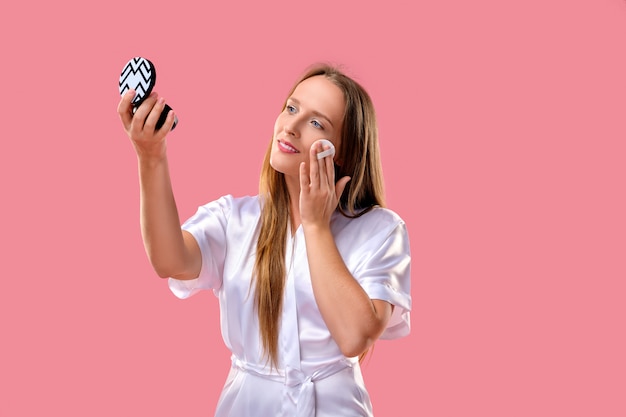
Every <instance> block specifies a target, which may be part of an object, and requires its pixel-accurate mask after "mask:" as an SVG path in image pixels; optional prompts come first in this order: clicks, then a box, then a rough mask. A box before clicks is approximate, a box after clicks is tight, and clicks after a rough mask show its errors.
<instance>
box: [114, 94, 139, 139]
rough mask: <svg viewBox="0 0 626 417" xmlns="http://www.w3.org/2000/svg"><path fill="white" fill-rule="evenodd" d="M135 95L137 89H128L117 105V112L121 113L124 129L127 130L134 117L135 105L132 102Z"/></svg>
mask: <svg viewBox="0 0 626 417" xmlns="http://www.w3.org/2000/svg"><path fill="white" fill-rule="evenodd" d="M134 97H135V90H128V91H127V92H126V93H125V94H124V95H123V96H122V98H121V99H120V102H119V104H118V105H117V113H118V114H119V116H120V119H121V120H122V124H123V125H124V129H126V130H128V129H129V128H130V122H131V120H132V119H133V109H132V107H133V105H132V104H131V103H132V101H133V98H134Z"/></svg>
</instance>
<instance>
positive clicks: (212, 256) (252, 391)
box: [169, 195, 411, 417]
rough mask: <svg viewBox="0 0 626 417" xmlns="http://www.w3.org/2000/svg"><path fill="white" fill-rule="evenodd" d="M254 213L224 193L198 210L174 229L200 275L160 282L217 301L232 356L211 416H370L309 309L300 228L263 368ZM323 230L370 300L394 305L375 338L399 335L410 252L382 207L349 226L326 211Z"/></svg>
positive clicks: (356, 380) (291, 245)
mask: <svg viewBox="0 0 626 417" xmlns="http://www.w3.org/2000/svg"><path fill="white" fill-rule="evenodd" d="M259 216H260V200H259V197H258V196H255V197H242V198H234V197H232V196H230V195H228V196H224V197H222V198H220V199H219V200H216V201H213V202H211V203H208V204H206V205H204V206H201V207H200V208H199V209H198V211H197V213H196V214H195V215H194V216H192V217H191V218H190V219H188V220H187V221H186V222H185V223H184V224H183V226H182V228H183V229H184V230H187V231H189V232H190V233H191V234H192V235H193V236H194V237H195V239H196V240H197V242H198V244H199V246H200V248H201V252H202V269H201V272H200V276H199V277H198V278H196V279H194V280H185V281H183V280H176V279H173V278H170V279H169V287H170V289H171V290H172V292H173V293H174V294H175V295H176V296H177V297H179V298H187V297H189V296H191V295H193V294H195V293H197V292H198V291H200V290H208V289H212V290H213V292H214V293H215V295H216V296H217V297H218V298H219V303H220V316H221V317H220V319H221V331H222V337H223V339H224V343H225V344H226V346H227V347H228V349H230V351H231V352H232V368H231V371H230V373H229V375H228V378H227V380H226V383H225V385H224V389H223V391H222V394H221V397H220V400H219V402H218V405H217V410H216V413H215V416H216V417H295V416H298V417H301V416H306V417H313V416H317V417H331V416H332V417H342V416H346V417H347V416H351V417H352V416H354V417H356V416H359V417H361V416H372V415H373V414H372V406H371V403H370V399H369V396H368V393H367V390H366V389H365V385H364V382H363V377H362V375H361V370H360V367H359V363H358V360H357V358H346V357H344V356H343V355H342V353H341V351H340V350H339V347H338V346H337V344H336V343H335V341H334V340H333V338H332V337H331V335H330V332H329V331H328V328H327V327H326V325H325V323H324V320H323V319H322V316H321V314H320V312H319V310H318V307H317V304H316V302H315V297H314V296H313V289H312V287H311V278H310V274H309V266H308V261H307V256H306V249H305V242H304V234H303V232H302V228H299V229H297V231H296V233H295V236H291V235H289V236H288V244H287V254H286V261H287V271H288V272H287V280H286V288H285V293H284V298H283V312H282V320H281V323H280V326H281V327H280V336H279V352H280V353H279V362H280V363H279V364H278V369H273V370H270V369H269V367H268V366H266V360H265V359H264V358H262V346H261V340H260V337H259V326H258V320H257V314H256V312H255V309H254V297H253V295H252V294H253V292H252V291H254V286H252V289H251V287H250V280H251V276H252V271H253V267H254V258H255V249H256V239H257V227H258V220H259ZM331 228H332V231H333V235H334V237H335V241H336V244H337V247H338V249H339V252H340V253H341V256H342V257H343V259H344V262H345V263H346V266H347V267H348V269H349V270H350V272H351V273H352V275H353V276H354V277H355V278H356V279H357V280H358V282H359V283H360V284H361V286H362V287H363V288H364V289H365V291H366V292H367V293H368V295H369V296H370V298H372V299H380V300H386V301H388V302H390V303H391V304H393V305H394V306H395V308H394V312H393V316H392V318H391V320H390V322H389V325H388V327H387V329H386V330H385V332H384V333H383V335H382V336H381V338H382V339H393V338H398V337H403V336H405V335H407V334H408V333H409V331H410V320H409V311H410V309H411V297H410V251H409V239H408V234H407V231H406V227H405V224H404V222H403V221H402V219H401V218H400V217H399V216H398V215H397V214H395V213H394V212H392V211H390V210H388V209H383V208H376V209H374V210H372V211H370V212H369V213H367V214H365V215H363V216H361V217H359V218H356V219H348V218H346V217H344V216H342V215H341V214H340V213H335V214H333V217H332V219H331Z"/></svg>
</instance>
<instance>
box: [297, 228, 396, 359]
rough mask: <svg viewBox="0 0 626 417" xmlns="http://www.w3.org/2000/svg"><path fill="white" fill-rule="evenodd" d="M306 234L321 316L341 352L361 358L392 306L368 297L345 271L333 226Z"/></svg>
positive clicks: (379, 333)
mask: <svg viewBox="0 0 626 417" xmlns="http://www.w3.org/2000/svg"><path fill="white" fill-rule="evenodd" d="M304 233H305V237H306V248H307V256H308V260H309V269H310V272H311V283H312V285H313V293H314V294H315V300H316V302H317V305H318V307H319V309H320V312H321V314H322V317H323V318H324V321H325V322H326V325H327V326H328V329H329V331H330V333H331V334H332V336H333V338H334V339H335V341H336V342H337V344H338V345H339V348H340V349H341V352H342V353H343V354H344V355H345V356H347V357H353V356H358V355H360V354H361V353H363V352H365V351H366V350H367V349H368V348H369V347H370V346H371V345H372V344H373V343H374V342H375V341H376V339H378V337H379V336H380V335H381V334H382V332H383V330H385V327H386V326H387V323H388V322H389V319H390V317H391V313H392V310H393V306H392V305H391V304H389V303H388V302H386V301H382V300H371V299H370V298H369V296H368V295H367V293H366V292H365V290H363V288H362V287H361V285H360V284H359V283H358V282H357V281H356V279H355V278H354V277H353V276H352V275H351V274H350V271H348V269H347V268H346V265H345V263H344V261H343V259H342V258H341V255H340V254H339V251H338V250H337V247H336V245H335V241H334V238H333V236H332V234H331V231H330V227H324V228H321V227H320V228H317V227H306V228H305V229H304Z"/></svg>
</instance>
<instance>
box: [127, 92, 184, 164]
mask: <svg viewBox="0 0 626 417" xmlns="http://www.w3.org/2000/svg"><path fill="white" fill-rule="evenodd" d="M133 97H135V91H133V90H129V91H127V92H126V94H124V95H123V96H122V99H121V100H120V103H119V105H118V106H117V112H118V114H119V115H120V119H121V120H122V124H123V125H124V130H125V131H126V134H127V135H128V137H129V138H130V140H131V142H132V143H133V145H134V146H135V151H136V152H137V156H138V157H139V158H148V159H161V158H164V157H165V152H166V142H165V137H166V136H167V134H168V133H169V131H170V130H171V129H172V126H173V125H174V120H175V115H174V111H173V110H170V111H169V112H168V114H167V118H166V120H165V123H164V124H163V126H161V128H160V129H156V124H157V121H158V120H159V117H160V115H161V112H162V111H163V108H164V107H165V99H164V98H163V97H159V96H158V94H157V93H156V92H154V91H153V92H152V93H151V94H150V96H149V97H148V98H146V99H145V100H144V101H143V103H141V105H140V106H139V108H137V110H136V111H135V113H134V114H133V105H132V100H133Z"/></svg>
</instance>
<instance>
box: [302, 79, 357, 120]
mask: <svg viewBox="0 0 626 417" xmlns="http://www.w3.org/2000/svg"><path fill="white" fill-rule="evenodd" d="M291 97H292V98H295V99H296V100H298V102H300V103H301V105H302V106H303V107H306V108H307V109H308V110H311V111H318V112H320V113H323V114H325V115H326V116H328V117H330V118H332V119H333V121H334V120H337V121H339V120H342V119H343V114H344V111H345V101H346V100H345V97H344V95H343V92H342V91H341V89H340V88H339V87H338V86H337V85H335V84H334V83H333V82H332V81H330V80H328V79H327V78H326V77H324V76H323V75H316V76H314V77H311V78H307V79H306V80H304V81H302V82H301V83H300V84H298V85H297V86H296V88H295V90H294V91H293V94H292V95H291Z"/></svg>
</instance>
